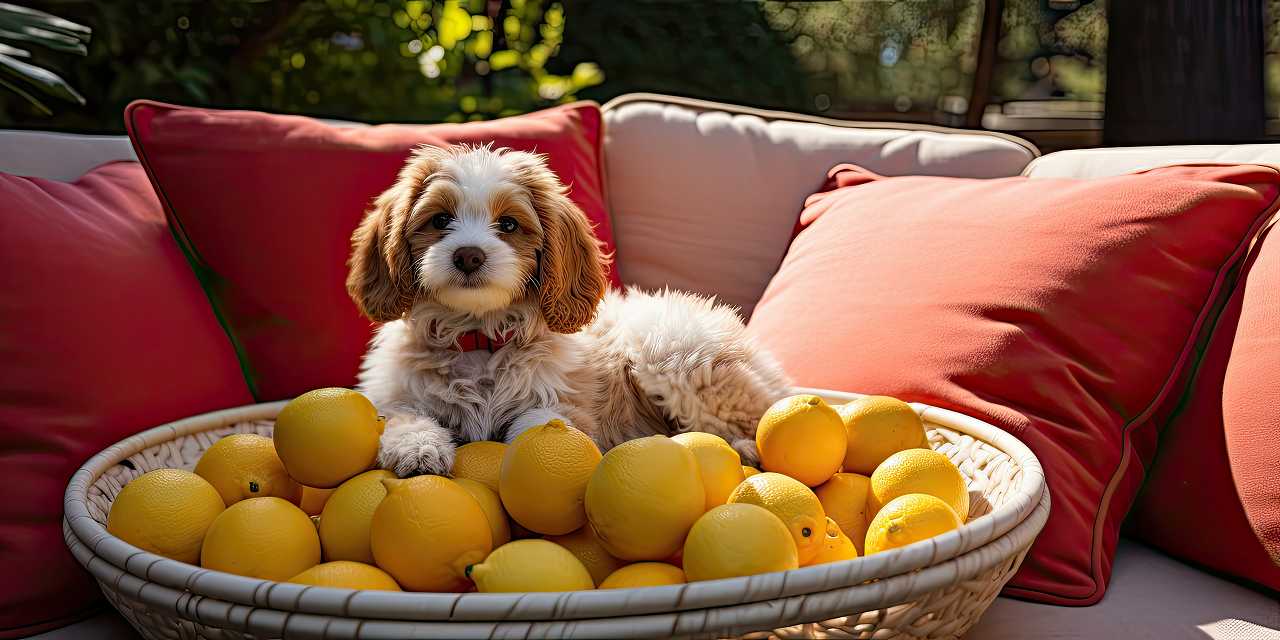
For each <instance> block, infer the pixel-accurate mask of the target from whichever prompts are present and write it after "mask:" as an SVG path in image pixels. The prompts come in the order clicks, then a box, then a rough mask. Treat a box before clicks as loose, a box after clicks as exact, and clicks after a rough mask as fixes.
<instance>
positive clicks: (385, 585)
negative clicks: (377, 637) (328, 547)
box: [288, 560, 400, 591]
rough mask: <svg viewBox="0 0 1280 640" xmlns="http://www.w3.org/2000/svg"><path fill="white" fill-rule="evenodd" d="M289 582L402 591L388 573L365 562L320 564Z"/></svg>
mask: <svg viewBox="0 0 1280 640" xmlns="http://www.w3.org/2000/svg"><path fill="white" fill-rule="evenodd" d="M288 581H289V582H296V583H298V584H309V585H312V586H316V587H337V588H339V589H376V590H378V591H399V590H400V585H398V584H396V581H395V580H394V579H393V578H392V577H391V576H390V575H389V574H387V572H386V571H383V570H382V569H379V568H377V567H374V566H370V565H367V564H365V563H363V562H351V561H350V560H338V561H336V562H326V563H324V564H318V565H316V566H314V567H311V568H310V569H307V570H306V571H303V572H302V573H299V574H298V575H296V576H294V577H292V578H289V580H288Z"/></svg>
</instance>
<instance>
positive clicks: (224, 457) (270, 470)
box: [196, 433, 302, 507]
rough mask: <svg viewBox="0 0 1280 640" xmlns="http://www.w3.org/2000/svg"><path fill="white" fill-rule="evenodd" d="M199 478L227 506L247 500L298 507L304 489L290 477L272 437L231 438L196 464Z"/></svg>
mask: <svg viewBox="0 0 1280 640" xmlns="http://www.w3.org/2000/svg"><path fill="white" fill-rule="evenodd" d="M196 475H198V476H200V477H201V478H204V479H205V480H208V481H209V484H211V485H213V488H214V489H217V490H218V494H219V495H221V496H222V501H223V502H224V503H226V506H228V507H229V506H231V505H233V504H235V503H237V502H239V501H241V500H244V499H246V498H266V497H276V498H283V499H285V500H288V501H289V502H292V503H294V504H297V503H298V502H299V501H301V499H302V486H301V485H299V484H298V483H297V482H295V481H294V480H293V478H291V477H289V474H288V472H286V471H285V470H284V464H283V463H282V462H280V456H278V455H276V448H275V445H273V444H272V443H271V438H268V437H266V436H260V435H258V434H256V433H236V434H232V435H229V436H227V437H225V438H223V439H221V440H219V441H217V442H215V443H213V446H211V447H209V448H208V449H207V450H206V451H205V452H204V455H202V456H200V461H199V462H196Z"/></svg>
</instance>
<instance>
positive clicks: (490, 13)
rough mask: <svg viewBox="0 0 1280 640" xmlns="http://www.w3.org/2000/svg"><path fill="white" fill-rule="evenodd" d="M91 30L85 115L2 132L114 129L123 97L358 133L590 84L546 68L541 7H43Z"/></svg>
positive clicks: (376, 1)
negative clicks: (282, 115) (317, 121)
mask: <svg viewBox="0 0 1280 640" xmlns="http://www.w3.org/2000/svg"><path fill="white" fill-rule="evenodd" d="M49 4H53V5H56V6H58V7H59V8H61V9H63V10H64V12H65V13H66V14H68V15H75V16H76V17H77V18H78V19H80V20H83V21H84V22H85V23H87V24H90V25H93V26H94V28H95V30H96V31H97V33H98V37H97V38H95V40H94V42H93V43H92V44H91V45H90V47H89V51H88V58H87V59H86V60H84V61H82V62H80V63H78V64H75V65H65V66H64V70H65V71H66V73H68V74H69V76H70V77H72V78H73V80H74V81H75V82H76V83H78V84H79V85H80V86H83V87H85V88H86V94H87V98H88V102H89V106H88V107H87V108H85V109H78V110H77V109H69V110H67V111H66V112H64V113H59V114H57V115H55V117H53V118H51V119H45V120H40V119H37V118H35V117H34V116H35V115H36V114H34V113H32V112H31V111H30V110H28V109H26V108H25V107H24V106H23V105H21V104H15V103H12V102H10V101H5V102H0V125H4V124H12V123H15V122H21V123H25V124H32V125H35V126H40V127H48V128H69V129H81V130H103V131H120V130H121V129H122V123H121V121H120V113H121V110H122V109H123V107H124V105H125V104H127V103H128V102H129V101H130V100H133V99H135V98H152V99H157V100H164V101H170V102H177V103H181V104H195V105H213V106H223V107H240V108H252V109H264V110H268V111H278V112H288V113H304V114H310V115H317V116H331V117H340V118H353V119H359V120H369V121H389V120H395V121H402V122H438V121H462V120H467V119H482V118H489V117H495V116H500V115H507V114H513V113H521V112H525V111H530V110H533V109H539V108H543V107H546V106H550V105H553V104H557V103H560V102H566V101H571V100H574V99H576V96H577V94H578V92H579V91H580V90H581V89H583V88H584V87H589V86H592V85H594V84H599V83H600V82H602V81H603V74H602V73H601V71H600V69H599V67H597V66H595V65H593V64H591V63H590V62H589V61H584V62H582V63H580V64H577V65H575V66H573V67H570V68H568V69H566V70H565V71H564V72H563V73H560V74H557V73H552V72H550V71H548V70H547V63H548V61H550V60H552V59H553V58H554V56H555V55H556V53H557V51H558V49H559V47H560V45H561V42H562V41H563V38H564V29H565V17H564V11H563V8H562V7H561V5H560V4H559V3H558V2H554V1H549V0H506V1H504V2H487V1H485V0H294V1H288V0H278V1H274V2H262V1H258V2H247V1H244V0H205V1H203V2H189V1H180V0H160V1H155V2H151V3H148V5H147V9H148V11H145V12H144V11H140V10H139V7H138V6H137V5H135V4H134V3H126V2H66V1H65V0H63V1H58V2H50V3H49Z"/></svg>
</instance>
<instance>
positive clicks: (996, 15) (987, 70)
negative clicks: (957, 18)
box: [964, 0, 1004, 129]
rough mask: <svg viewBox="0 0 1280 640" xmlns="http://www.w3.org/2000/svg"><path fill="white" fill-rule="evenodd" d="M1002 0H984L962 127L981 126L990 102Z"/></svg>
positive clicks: (998, 39)
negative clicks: (976, 63)
mask: <svg viewBox="0 0 1280 640" xmlns="http://www.w3.org/2000/svg"><path fill="white" fill-rule="evenodd" d="M1003 15H1004V0H986V2H985V5H984V7H983V12H982V36H981V39H980V40H978V68H977V70H976V71H975V72H974V74H973V93H972V94H971V95H970V96H969V112H968V113H967V114H965V122H964V126H966V127H972V128H974V129H977V128H979V127H981V126H982V114H983V112H984V111H985V110H986V108H987V103H989V102H991V76H992V75H994V74H995V67H996V43H998V42H999V41H1000V22H1001V17H1002V16H1003Z"/></svg>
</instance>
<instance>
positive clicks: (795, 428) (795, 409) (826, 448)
mask: <svg viewBox="0 0 1280 640" xmlns="http://www.w3.org/2000/svg"><path fill="white" fill-rule="evenodd" d="M846 446H847V442H846V439H845V433H844V423H842V422H841V421H840V415H839V414H837V413H836V411H835V409H832V408H831V407H830V406H828V405H827V403H826V402H824V401H823V400H822V398H819V397H818V396H815V395H799V396H791V397H789V398H783V399H781V400H779V401H777V402H775V403H773V406H771V407H769V409H768V410H767V411H765V412H764V415H763V416H761V417H760V425H759V426H758V427H757V428H756V448H757V449H759V450H760V467H761V468H762V469H764V470H765V471H775V472H777V473H781V474H785V475H788V476H791V477H792V478H795V479H796V480H799V481H800V482H803V483H805V484H806V485H809V486H810V487H816V486H818V485H820V484H822V483H824V482H826V481H827V478H830V477H831V474H833V473H835V472H837V471H839V470H840V463H841V462H843V461H844V455H845V448H846Z"/></svg>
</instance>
